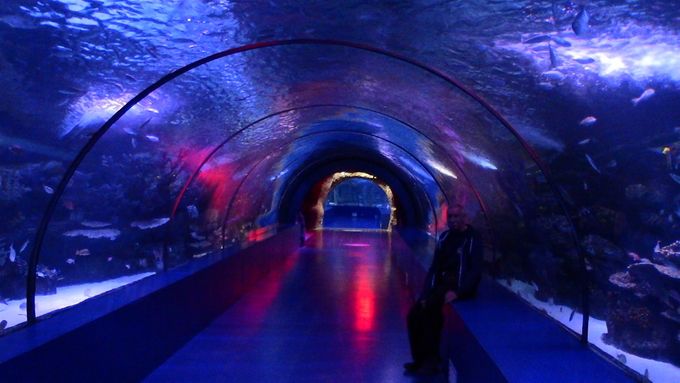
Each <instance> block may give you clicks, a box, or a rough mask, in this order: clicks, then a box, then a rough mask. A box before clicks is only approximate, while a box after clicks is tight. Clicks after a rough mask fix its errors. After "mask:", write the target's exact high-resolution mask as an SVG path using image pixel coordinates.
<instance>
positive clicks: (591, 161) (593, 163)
mask: <svg viewBox="0 0 680 383" xmlns="http://www.w3.org/2000/svg"><path fill="white" fill-rule="evenodd" d="M586 160H588V163H589V164H590V166H591V167H592V168H593V169H594V170H595V171H596V172H598V173H600V174H602V172H601V171H600V169H598V168H597V165H595V161H593V159H592V158H590V156H589V155H587V154H586Z"/></svg>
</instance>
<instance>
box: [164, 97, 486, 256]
mask: <svg viewBox="0 0 680 383" xmlns="http://www.w3.org/2000/svg"><path fill="white" fill-rule="evenodd" d="M324 107H343V108H352V109H358V110H363V111H369V112H371V113H375V114H378V115H381V116H383V117H387V118H389V119H391V120H393V121H396V122H398V123H400V124H401V125H403V126H405V127H407V128H409V129H411V130H412V131H413V132H415V133H416V134H419V135H420V136H422V137H423V138H425V139H426V140H427V141H428V142H430V143H431V144H432V145H433V146H435V147H437V148H439V149H440V150H441V151H442V153H445V155H446V156H447V157H448V159H449V160H450V161H451V163H452V164H453V165H454V166H455V167H456V170H457V171H458V172H460V174H461V175H462V176H463V178H464V180H465V182H466V184H467V185H468V186H469V187H470V189H471V190H472V192H473V194H474V195H475V198H476V200H477V202H478V204H479V206H480V209H481V211H482V214H483V215H484V219H485V221H486V224H487V227H488V230H489V232H490V236H491V239H492V251H493V261H494V262H495V261H496V252H497V244H496V243H497V242H496V236H495V230H494V228H493V223H492V221H491V219H490V218H489V214H488V208H487V206H486V203H485V202H484V200H483V198H482V197H481V194H480V193H479V191H478V190H477V188H476V187H475V186H474V184H473V183H472V182H471V180H470V178H469V176H468V175H467V173H466V172H465V171H464V170H463V168H462V167H461V166H459V164H458V163H457V162H456V161H455V160H454V159H453V157H452V156H451V155H450V153H449V152H448V151H447V150H445V148H444V147H442V146H441V145H440V144H439V143H437V142H435V141H434V140H432V139H431V138H430V137H429V136H428V135H427V134H425V133H423V132H422V131H421V130H420V129H418V128H416V127H414V126H413V125H411V124H410V123H408V122H406V121H403V120H400V119H398V118H396V117H394V116H392V115H390V114H387V113H383V112H380V111H377V110H375V109H371V108H366V107H363V106H356V105H348V104H313V105H305V106H300V107H295V108H288V109H284V110H281V111H277V112H273V113H270V114H268V115H266V116H264V117H261V118H258V119H256V120H255V121H253V122H251V123H249V124H247V125H246V126H244V127H243V128H241V129H239V130H238V131H236V132H234V133H233V134H231V135H229V137H227V138H226V139H225V140H224V141H222V142H221V143H220V144H218V145H217V146H216V147H215V148H213V149H212V150H211V151H210V152H209V153H208V154H206V156H205V157H204V158H203V160H202V161H201V162H200V163H199V165H198V166H197V167H196V169H195V170H194V172H193V173H192V174H191V176H190V177H189V178H188V179H187V182H186V183H185V185H184V186H183V187H182V189H181V191H180V193H179V194H178V196H177V198H176V199H175V203H174V205H173V209H172V212H171V214H170V221H169V225H168V229H167V230H170V227H171V224H172V222H173V220H174V218H175V214H176V212H177V209H178V207H179V205H180V203H181V200H182V198H183V197H184V195H185V193H186V191H187V190H188V189H189V187H190V185H191V184H192V183H193V182H194V181H195V179H196V177H197V176H198V174H199V173H200V171H201V169H202V168H203V166H205V164H206V163H207V162H208V161H209V160H210V158H212V157H213V156H214V155H215V154H217V152H219V150H220V149H221V148H222V147H224V145H226V144H227V143H228V142H229V141H231V140H232V139H234V138H236V136H238V135H239V134H241V133H243V132H245V131H246V130H248V129H249V128H251V127H253V126H254V125H256V124H258V123H260V122H263V121H265V120H267V119H269V118H271V117H274V116H278V115H281V114H285V113H289V112H292V111H298V110H303V109H312V108H324ZM329 132H333V131H332V130H326V131H323V132H318V133H329ZM337 132H353V131H350V130H342V131H337ZM355 133H361V132H355ZM314 134H316V133H314ZM311 135H313V134H307V135H303V136H300V137H297V138H296V139H299V138H304V137H308V136H311ZM369 135H370V134H369ZM370 136H372V137H374V138H378V139H382V140H384V141H386V142H388V143H390V144H392V145H393V146H396V147H398V148H399V149H401V150H402V151H403V152H405V153H407V154H408V155H409V156H410V157H411V158H413V159H414V160H415V161H417V162H418V163H419V164H420V165H421V166H422V167H423V169H425V170H426V171H427V172H428V174H429V175H430V177H431V178H432V179H433V180H434V181H435V182H436V183H437V187H438V188H439V190H440V191H442V194H443V195H444V197H445V198H446V202H447V203H448V202H449V201H448V195H447V194H446V193H444V192H443V187H442V186H441V184H439V182H438V181H437V180H436V177H435V176H434V175H433V174H432V172H430V170H429V169H428V167H427V166H425V164H423V163H422V161H420V160H419V159H418V158H417V157H416V156H415V155H413V154H412V153H410V152H409V151H408V150H407V149H406V148H404V147H403V146H401V145H398V144H396V143H395V142H393V141H391V140H389V139H385V138H383V137H380V136H377V135H370ZM294 141H295V140H292V141H288V142H286V143H285V144H283V145H282V146H281V147H283V146H285V145H290V144H291V143H292V142H294ZM279 149H280V148H279ZM277 150H278V149H277ZM260 162H261V160H260V161H258V162H257V164H256V165H255V166H257V165H259V163H260ZM252 170H253V169H251V171H252ZM249 174H250V171H249V172H248V174H247V175H249ZM246 177H247V176H246ZM240 186H241V183H240V184H239V187H237V189H236V191H238V190H239V189H240ZM236 191H235V192H234V194H233V196H232V198H233V197H234V196H235V195H236ZM284 193H285V191H284ZM229 206H230V207H231V201H230V203H229ZM430 206H431V208H432V210H433V216H434V218H435V230H436V228H438V227H439V226H438V222H437V219H438V217H437V214H436V212H435V211H434V207H433V205H432V204H431V203H430ZM229 211H230V208H228V209H227V214H226V215H225V222H226V220H227V218H226V217H228V215H229ZM437 234H438V233H437V232H436V231H435V237H436V236H437ZM222 235H223V236H224V232H223V233H222ZM166 245H167V244H166ZM166 245H164V247H163V249H164V250H163V261H164V268H165V264H166V262H165V261H166V256H167V252H168V251H167V248H166ZM223 246H224V239H223Z"/></svg>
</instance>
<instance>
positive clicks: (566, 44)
mask: <svg viewBox="0 0 680 383" xmlns="http://www.w3.org/2000/svg"><path fill="white" fill-rule="evenodd" d="M552 41H554V42H555V44H557V45H559V46H563V47H570V46H571V43H570V42H569V41H567V40H565V39H563V38H561V37H559V36H552Z"/></svg>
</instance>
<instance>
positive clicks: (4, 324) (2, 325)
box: [0, 319, 7, 331]
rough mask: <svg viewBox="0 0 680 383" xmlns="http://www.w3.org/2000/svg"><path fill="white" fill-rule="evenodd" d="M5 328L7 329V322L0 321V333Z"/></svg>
mask: <svg viewBox="0 0 680 383" xmlns="http://www.w3.org/2000/svg"><path fill="white" fill-rule="evenodd" d="M6 328H7V321H6V320H4V319H3V320H2V321H0V331H3V330H4V329H6Z"/></svg>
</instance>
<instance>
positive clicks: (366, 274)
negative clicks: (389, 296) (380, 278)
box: [353, 264, 376, 332]
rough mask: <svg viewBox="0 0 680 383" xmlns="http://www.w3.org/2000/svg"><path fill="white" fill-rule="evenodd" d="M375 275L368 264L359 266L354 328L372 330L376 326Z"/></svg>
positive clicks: (356, 279) (361, 330) (356, 283)
mask: <svg viewBox="0 0 680 383" xmlns="http://www.w3.org/2000/svg"><path fill="white" fill-rule="evenodd" d="M374 279H375V275H374V273H372V272H371V270H370V268H369V267H368V266H367V265H366V264H361V265H359V266H358V269H357V271H356V277H355V279H354V280H355V281H356V282H355V291H354V297H353V302H354V310H353V314H354V329H355V330H357V331H359V332H368V331H372V330H373V328H374V327H375V304H376V302H375V299H376V298H375V280H374Z"/></svg>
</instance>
